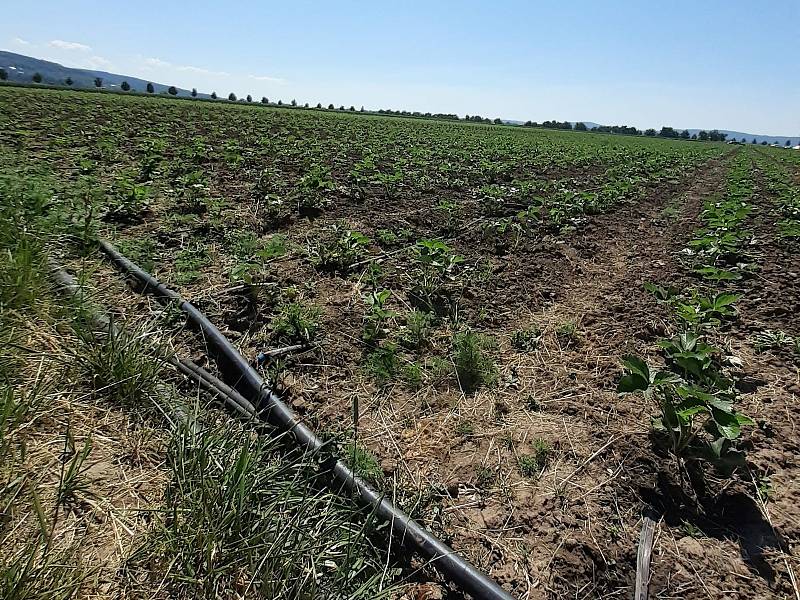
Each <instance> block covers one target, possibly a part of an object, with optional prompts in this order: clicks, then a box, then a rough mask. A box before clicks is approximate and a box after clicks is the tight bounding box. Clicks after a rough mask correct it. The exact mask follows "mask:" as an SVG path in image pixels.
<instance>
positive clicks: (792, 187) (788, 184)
mask: <svg viewBox="0 0 800 600" xmlns="http://www.w3.org/2000/svg"><path fill="white" fill-rule="evenodd" d="M758 167H759V168H760V169H761V171H762V172H763V173H764V178H765V184H766V187H767V189H768V190H769V192H770V194H771V196H772V198H773V199H774V202H775V204H776V205H777V209H778V214H779V217H778V219H779V220H778V221H777V223H776V225H777V228H778V235H779V236H780V237H782V238H788V239H798V238H800V184H798V183H797V182H796V181H794V179H793V177H792V173H791V171H790V170H789V169H788V168H787V167H786V166H785V165H784V164H781V163H779V162H776V161H771V160H765V157H763V156H761V157H759V159H758Z"/></svg>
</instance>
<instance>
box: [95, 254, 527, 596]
mask: <svg viewBox="0 0 800 600" xmlns="http://www.w3.org/2000/svg"><path fill="white" fill-rule="evenodd" d="M100 249H101V250H102V251H103V252H104V253H105V254H106V255H107V256H108V258H109V259H110V260H111V262H112V263H113V264H114V266H115V267H116V268H117V269H119V270H120V271H122V272H123V273H125V274H127V275H130V276H131V277H133V278H134V279H135V280H136V281H137V282H138V283H139V284H140V287H141V291H142V292H146V293H149V294H152V295H154V296H156V297H157V298H159V299H161V300H162V301H166V302H174V303H175V304H176V305H177V306H178V307H179V308H180V309H181V310H182V311H183V312H184V313H186V315H187V317H188V319H189V321H190V323H192V325H194V326H195V327H197V328H198V329H199V330H200V332H201V333H202V334H203V336H204V338H205V341H206V343H207V345H208V347H209V349H210V350H211V351H212V353H213V354H214V355H215V358H216V360H217V363H218V364H219V367H220V370H221V371H222V372H223V373H225V374H227V376H228V378H229V380H230V381H232V387H233V388H234V391H235V390H238V391H239V392H240V393H241V395H239V398H241V397H242V396H244V398H246V399H247V400H245V402H247V403H248V405H249V406H246V407H245V406H243V405H242V403H241V402H240V401H237V400H238V399H237V400H234V399H231V401H230V402H231V408H233V409H234V410H235V411H236V412H237V413H239V414H242V413H243V412H249V411H250V410H252V411H253V414H252V415H251V416H253V417H258V418H260V419H263V420H265V421H266V422H268V423H269V424H271V425H273V426H275V427H276V428H278V429H279V430H281V431H285V432H289V433H291V434H292V435H293V436H294V439H295V440H296V442H297V444H298V445H299V446H300V447H301V448H302V449H303V450H304V451H307V452H312V453H316V452H319V451H321V450H322V449H323V445H324V443H323V441H322V440H320V439H319V438H318V437H317V436H316V435H315V434H314V432H313V431H311V430H310V429H309V428H308V427H306V426H305V425H304V424H303V423H301V422H300V421H299V420H298V419H297V417H296V416H295V414H294V413H293V412H292V410H291V408H289V407H288V406H287V405H286V404H285V403H284V402H283V401H281V400H280V398H278V396H276V395H275V394H274V393H273V392H272V391H271V390H270V389H269V387H268V386H267V385H266V383H265V382H264V380H263V379H261V376H260V375H259V374H258V372H257V371H256V370H255V369H254V368H253V367H252V366H251V365H250V364H249V363H248V362H247V360H245V358H244V357H243V356H242V355H241V354H240V353H239V351H238V350H236V348H235V347H234V346H233V345H232V344H231V343H230V342H229V341H228V339H227V338H226V337H225V336H224V335H222V333H221V332H220V331H219V329H217V328H216V327H215V326H214V325H213V323H211V321H209V320H208V319H207V318H206V317H205V316H204V315H203V314H202V313H201V312H200V311H199V310H198V309H197V308H196V307H195V306H193V305H192V304H191V303H190V302H187V301H186V300H184V299H183V298H182V297H181V296H180V295H179V294H178V293H177V292H175V291H173V290H171V289H169V288H167V287H166V286H165V285H163V284H162V283H160V282H159V281H158V280H157V279H156V278H155V277H153V276H152V275H150V274H149V273H147V272H146V271H144V270H143V269H141V268H140V267H139V266H137V265H136V264H134V263H133V262H131V261H130V260H128V259H127V258H126V257H125V256H123V255H122V254H120V252H119V251H118V250H117V249H116V248H115V247H114V246H113V245H111V244H110V243H109V242H107V241H105V240H101V241H100ZM188 368H191V367H188ZM223 385H224V384H223ZM237 395H238V394H237ZM244 398H241V399H242V400H244ZM329 473H330V477H331V478H332V480H333V481H332V482H331V483H332V484H336V485H338V487H339V488H340V489H344V490H345V491H347V492H348V493H350V494H352V495H354V496H355V498H356V500H357V501H359V503H361V504H362V505H363V506H365V507H368V508H369V509H371V510H372V511H373V512H374V513H375V514H376V515H377V516H378V517H380V518H381V519H383V520H384V521H386V522H388V523H389V525H390V526H391V528H392V532H393V534H394V535H395V536H396V537H397V538H398V539H400V540H401V541H402V542H403V543H404V544H406V545H407V546H409V547H411V548H412V549H414V550H416V551H417V552H418V553H419V554H420V555H421V556H422V557H423V558H425V559H426V560H427V561H428V562H429V563H430V564H432V565H434V566H435V567H436V568H437V569H438V570H439V571H440V572H441V573H442V574H443V575H444V576H445V577H446V578H447V579H449V580H450V581H452V582H453V583H455V584H456V585H457V586H459V587H460V588H461V589H462V590H463V591H464V592H466V593H468V594H469V595H471V596H472V597H473V598H475V599H480V600H483V599H486V600H513V597H512V596H511V595H510V594H509V593H508V592H506V591H505V590H503V589H502V588H501V587H500V586H499V585H498V584H497V583H496V582H494V581H493V580H492V579H490V578H489V577H488V576H487V575H485V574H484V573H482V572H481V571H479V570H478V569H476V568H475V567H474V566H473V565H472V564H470V563H469V562H468V561H467V560H465V559H464V558H462V557H461V556H460V555H458V554H457V553H456V552H455V551H454V550H453V549H452V548H450V547H449V546H447V544H445V543H444V542H442V541H441V540H440V539H439V538H437V537H436V536H435V535H433V534H431V533H430V532H429V531H428V530H427V529H425V528H424V527H423V526H422V525H420V524H419V523H417V522H416V521H414V520H413V519H412V518H411V517H409V516H408V515H407V514H405V513H404V512H403V511H402V510H400V509H399V508H397V507H396V506H394V504H392V502H390V501H389V500H387V499H386V498H384V497H383V494H381V493H380V492H378V491H377V490H375V489H373V488H372V487H371V486H370V485H369V484H368V483H367V482H365V481H364V480H363V479H361V478H360V477H358V476H357V475H356V474H355V473H354V472H353V470H352V469H351V468H350V467H349V466H348V465H347V464H345V463H344V462H342V461H341V460H339V459H337V460H335V462H334V463H333V464H332V465H331V469H330V471H329Z"/></svg>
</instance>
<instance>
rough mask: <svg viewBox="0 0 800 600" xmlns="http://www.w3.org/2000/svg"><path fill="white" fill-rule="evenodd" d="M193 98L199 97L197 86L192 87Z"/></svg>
mask: <svg viewBox="0 0 800 600" xmlns="http://www.w3.org/2000/svg"><path fill="white" fill-rule="evenodd" d="M192 98H197V88H192Z"/></svg>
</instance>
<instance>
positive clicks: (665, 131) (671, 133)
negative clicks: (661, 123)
mask: <svg viewBox="0 0 800 600" xmlns="http://www.w3.org/2000/svg"><path fill="white" fill-rule="evenodd" d="M658 137H663V138H676V137H678V132H677V131H675V129H673V128H672V127H662V128H661V131H659V132H658Z"/></svg>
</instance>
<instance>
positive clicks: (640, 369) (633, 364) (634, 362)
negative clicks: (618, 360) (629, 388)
mask: <svg viewBox="0 0 800 600" xmlns="http://www.w3.org/2000/svg"><path fill="white" fill-rule="evenodd" d="M622 364H623V365H624V366H625V368H626V369H628V370H629V371H630V372H631V373H633V374H635V375H639V376H641V378H642V379H644V380H645V381H646V382H647V383H650V367H648V366H647V363H646V362H644V361H643V360H642V359H641V358H639V357H638V356H633V355H628V356H624V357H623V358H622Z"/></svg>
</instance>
